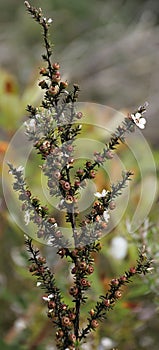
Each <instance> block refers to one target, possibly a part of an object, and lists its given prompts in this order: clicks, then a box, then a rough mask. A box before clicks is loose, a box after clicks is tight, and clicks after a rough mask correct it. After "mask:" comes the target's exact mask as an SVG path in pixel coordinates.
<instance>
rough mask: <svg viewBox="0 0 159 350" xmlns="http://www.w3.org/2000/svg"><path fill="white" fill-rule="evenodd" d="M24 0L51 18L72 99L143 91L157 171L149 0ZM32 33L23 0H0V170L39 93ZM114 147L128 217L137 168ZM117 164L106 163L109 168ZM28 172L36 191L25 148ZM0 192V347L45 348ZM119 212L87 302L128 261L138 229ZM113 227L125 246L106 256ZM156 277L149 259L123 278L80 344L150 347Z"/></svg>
mask: <svg viewBox="0 0 159 350" xmlns="http://www.w3.org/2000/svg"><path fill="white" fill-rule="evenodd" d="M31 3H32V4H33V5H35V6H38V7H42V8H43V10H44V13H45V14H46V16H47V17H51V18H53V20H54V21H53V26H52V27H51V38H52V41H53V43H54V45H55V54H54V59H55V61H59V62H60V65H61V71H62V75H63V78H64V79H67V80H68V81H69V82H70V84H71V83H73V82H77V83H79V84H80V87H81V93H80V101H82V102H83V101H91V102H95V103H100V104H104V105H107V106H110V107H112V108H114V109H115V110H119V111H123V112H127V111H128V110H133V108H136V107H137V106H139V105H140V104H142V103H144V102H145V101H146V100H147V101H148V102H149V104H150V106H149V108H148V127H147V128H146V130H145V131H144V136H145V138H146V140H147V141H148V143H149V146H150V149H151V151H152V152H153V156H154V160H155V164H156V170H157V174H158V160H159V155H158V147H159V143H158V126H159V121H158V120H159V119H158V81H159V59H158V58H159V3H158V1H157V0H156V1H155V0H149V1H148V0H147V1H146V0H145V1H144V0H140V1H137V0H135V1H131V0H129V1H127V0H125V1H124V0H118V1H115V0H108V1H104V0H100V1H99V0H87V1H85V0H80V1H77V0H74V1H73V0H45V2H44V1H40V0H39V1H35V0H33V1H32V2H31ZM40 34H41V33H40V28H39V26H38V25H37V24H36V23H34V21H32V20H31V18H30V16H29V15H28V14H27V13H26V11H25V7H24V4H23V1H21V0H5V1H1V2H0V158H1V169H0V170H1V172H2V162H3V157H4V154H5V151H6V150H7V147H8V144H9V142H10V140H11V138H12V136H13V135H14V133H15V131H16V130H17V129H18V128H19V127H20V125H21V124H22V122H23V121H24V120H25V118H26V117H25V115H26V112H25V108H26V105H27V104H28V103H30V104H31V103H32V104H35V105H36V104H38V102H39V100H40V96H41V92H40V90H39V88H38V87H37V82H38V70H39V67H40V66H41V59H40V56H41V53H42V52H43V46H42V40H41V35H40ZM88 113H89V110H88ZM139 147H140V143H139ZM141 151H142V155H143V159H144V160H145V162H146V166H145V169H146V170H145V172H147V171H148V164H149V159H147V157H146V156H147V155H146V154H145V152H144V149H142V147H141ZM118 154H119V156H120V157H122V158H124V159H125V162H126V164H128V168H130V167H131V168H133V169H135V170H136V177H135V180H134V183H133V185H132V186H133V194H134V195H133V198H132V203H131V205H130V207H129V211H128V213H127V215H129V216H131V210H133V208H134V207H135V205H136V203H137V201H138V197H139V191H140V189H139V181H140V174H139V171H138V168H137V165H136V163H135V160H133V157H131V156H130V153H129V150H127V149H126V148H125V147H123V146H121V147H119V150H118ZM35 167H36V169H37V170H36V171H35ZM117 170H118V169H117V168H116V167H115V166H112V168H111V171H112V176H113V174H116V172H117ZM33 174H34V175H35V176H34V177H33V181H32V187H33V189H35V191H37V193H38V189H39V186H40V178H38V159H37V158H34V156H32V158H31V160H30V167H29V170H28V177H31V176H33ZM145 175H146V174H145ZM148 175H149V183H148V186H147V191H146V193H145V195H146V196H149V194H150V195H151V187H152V186H154V174H151V173H149V174H148ZM7 181H8V180H7ZM10 181H11V180H10ZM106 182H107V179H105V178H104V175H103V174H102V173H101V174H100V176H98V178H97V185H98V187H99V189H100V188H102V185H103V186H104V185H105V183H106ZM9 185H10V184H9V183H8V186H9ZM106 185H108V184H107V183H106ZM0 196H1V198H0V209H1V213H0V215H1V220H0V240H1V243H0V249H1V254H0V301H1V313H0V328H1V339H0V348H2V349H4V350H7V349H11V350H12V349H19V350H27V349H29V350H32V349H38V350H42V349H46V350H53V349H54V347H53V334H54V330H53V329H52V325H51V324H50V322H49V321H48V320H47V317H46V309H45V306H44V305H43V304H42V302H41V295H42V293H41V291H40V290H37V288H36V287H35V282H34V281H33V279H32V278H31V276H30V275H29V273H28V271H27V264H28V263H27V254H26V252H25V248H24V239H23V234H22V232H21V230H20V229H19V228H18V227H17V226H16V224H15V223H14V222H13V220H12V219H11V217H10V215H9V212H8V210H7V207H6V205H5V200H4V198H3V192H2V189H1V193H0ZM149 217H150V221H151V222H154V223H155V226H154V227H153V228H152V229H151V230H148V232H149V234H148V237H149V240H150V242H149V244H150V246H151V249H152V252H153V254H154V255H155V256H156V260H157V253H158V249H159V243H158V238H157V237H158V236H157V234H158V193H157V194H156V198H155V200H154V205H153V207H152V210H151V212H150V215H149ZM126 218H127V217H126V215H125V216H124V217H123V220H122V222H121V223H120V228H116V229H115V230H114V231H113V233H112V236H110V235H109V236H108V237H106V238H105V239H104V249H103V252H102V255H101V258H100V259H98V260H97V261H96V266H97V272H96V274H95V276H94V285H95V286H96V287H94V289H93V290H92V296H91V301H90V304H88V305H87V307H88V309H89V308H90V305H92V304H91V302H93V300H95V299H96V295H97V294H98V293H99V292H103V291H105V290H106V288H107V286H108V280H109V278H111V277H112V276H113V277H114V276H116V275H118V274H120V273H123V272H124V271H125V269H126V268H127V267H129V266H130V265H131V264H134V262H135V259H136V257H137V251H136V248H135V246H136V244H138V243H139V242H140V241H141V235H140V234H138V235H136V236H135V238H134V237H130V235H129V234H128V233H127V230H126V224H125V222H126ZM116 236H120V237H122V238H123V242H125V243H123V244H125V245H126V247H127V248H126V250H125V255H124V254H123V256H122V257H120V258H119V257H118V258H117V257H115V251H113V249H114V248H113V244H114V243H113V241H112V239H113V238H114V237H116ZM40 248H41V249H42V250H43V251H44V254H45V255H47V256H48V258H49V262H50V265H51V264H52V261H53V260H54V259H55V252H52V251H51V250H50V249H46V248H44V247H40ZM122 249H124V248H123V246H122V247H121V250H122ZM102 266H106V271H105V269H104V271H103V269H102ZM56 269H57V272H59V271H60V272H61V273H59V275H61V276H64V278H62V279H61V280H59V284H60V285H61V287H62V288H63V290H64V292H65V289H66V287H67V288H68V286H69V278H68V275H67V274H68V272H67V269H66V270H65V269H64V266H63V264H62V263H61V262H59V263H58V264H57V266H56ZM66 279H67V285H66V283H65V281H66ZM98 279H99V280H100V283H98ZM143 282H144V283H143ZM70 283H71V282H70ZM158 285H159V281H158V266H157V265H156V267H155V272H154V275H153V276H152V277H151V278H150V279H149V280H136V282H135V284H134V285H133V286H131V287H130V288H127V290H126V291H125V296H124V298H123V300H122V301H121V302H119V304H118V306H117V307H116V308H115V310H114V311H113V312H112V313H111V314H110V316H109V318H108V319H107V320H106V322H103V324H102V327H101V328H100V330H99V332H97V335H96V336H95V337H94V338H93V340H92V339H91V340H90V342H91V341H92V342H93V343H92V344H91V343H89V344H88V347H87V349H93V347H94V349H97V348H99V349H100V350H104V349H107V350H108V349H112V348H113V346H117V347H118V348H119V349H122V350H126V349H129V350H136V349H139V350H140V349H149V348H150V347H151V348H152V349H153V350H158V343H159V325H158V305H159V304H158ZM66 299H67V297H66ZM83 317H84V316H83ZM107 338H108V339H107ZM103 339H104V340H105V342H104V340H103ZM90 344H91V345H90Z"/></svg>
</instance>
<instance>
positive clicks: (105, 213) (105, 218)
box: [103, 210, 110, 222]
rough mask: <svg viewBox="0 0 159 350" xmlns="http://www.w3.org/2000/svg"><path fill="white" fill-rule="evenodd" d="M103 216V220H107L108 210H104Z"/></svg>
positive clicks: (108, 217) (108, 216)
mask: <svg viewBox="0 0 159 350" xmlns="http://www.w3.org/2000/svg"><path fill="white" fill-rule="evenodd" d="M103 217H104V220H105V222H109V219H110V214H109V212H108V210H105V211H104V213H103Z"/></svg>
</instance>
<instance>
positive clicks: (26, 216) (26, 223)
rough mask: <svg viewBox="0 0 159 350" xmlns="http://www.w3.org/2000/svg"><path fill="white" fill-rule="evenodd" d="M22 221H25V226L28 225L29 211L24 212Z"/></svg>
mask: <svg viewBox="0 0 159 350" xmlns="http://www.w3.org/2000/svg"><path fill="white" fill-rule="evenodd" d="M24 221H25V225H28V224H29V222H30V212H29V210H27V211H26V212H25V215H24Z"/></svg>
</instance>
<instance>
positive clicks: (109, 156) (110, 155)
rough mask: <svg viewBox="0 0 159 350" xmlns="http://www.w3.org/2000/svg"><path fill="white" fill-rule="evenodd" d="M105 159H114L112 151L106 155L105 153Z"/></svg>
mask: <svg viewBox="0 0 159 350" xmlns="http://www.w3.org/2000/svg"><path fill="white" fill-rule="evenodd" d="M105 157H106V158H107V159H112V158H113V153H112V152H111V151H109V150H108V151H107V152H106V153H105Z"/></svg>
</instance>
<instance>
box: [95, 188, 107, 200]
mask: <svg viewBox="0 0 159 350" xmlns="http://www.w3.org/2000/svg"><path fill="white" fill-rule="evenodd" d="M107 193H108V191H107V190H105V189H103V191H102V192H101V193H100V192H96V193H95V194H94V195H95V197H97V198H102V197H105V196H106V195H107Z"/></svg>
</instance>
